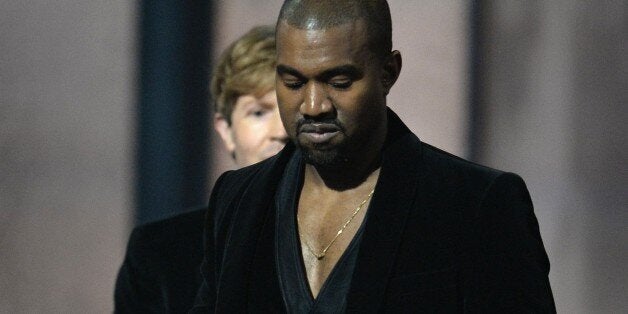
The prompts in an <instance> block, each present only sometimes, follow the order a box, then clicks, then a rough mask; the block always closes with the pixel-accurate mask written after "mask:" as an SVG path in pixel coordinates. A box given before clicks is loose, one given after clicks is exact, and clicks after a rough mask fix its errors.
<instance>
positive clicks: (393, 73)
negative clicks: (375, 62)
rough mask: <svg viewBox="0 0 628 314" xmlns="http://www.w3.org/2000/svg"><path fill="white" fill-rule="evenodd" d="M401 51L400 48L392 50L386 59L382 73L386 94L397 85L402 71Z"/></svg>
mask: <svg viewBox="0 0 628 314" xmlns="http://www.w3.org/2000/svg"><path fill="white" fill-rule="evenodd" d="M401 63H402V62H401V53H400V52H399V51H398V50H394V51H393V52H391V53H390V54H389V55H388V57H387V58H386V60H385V61H384V68H383V73H382V85H383V86H384V95H388V92H390V89H391V88H392V87H393V85H395V82H397V79H398V78H399V73H401Z"/></svg>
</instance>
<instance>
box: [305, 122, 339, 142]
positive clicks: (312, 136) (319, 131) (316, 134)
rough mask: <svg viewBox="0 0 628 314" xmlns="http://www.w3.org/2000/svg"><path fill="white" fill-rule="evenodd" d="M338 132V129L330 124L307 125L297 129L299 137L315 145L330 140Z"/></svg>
mask: <svg viewBox="0 0 628 314" xmlns="http://www.w3.org/2000/svg"><path fill="white" fill-rule="evenodd" d="M339 132H340V128H339V127H338V126H337V125H335V124H331V123H308V124H303V125H301V127H300V128H299V135H300V136H302V137H305V139H307V140H308V141H310V142H312V143H316V144H321V143H325V142H327V141H329V140H331V139H332V138H333V137H334V136H336V135H337V134H338V133H339Z"/></svg>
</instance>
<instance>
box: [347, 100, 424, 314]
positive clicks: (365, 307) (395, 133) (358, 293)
mask: <svg viewBox="0 0 628 314" xmlns="http://www.w3.org/2000/svg"><path fill="white" fill-rule="evenodd" d="M391 133H392V134H391ZM388 137H389V141H391V142H390V143H389V144H388V146H387V147H386V148H385V150H384V154H383V159H382V169H381V172H380V177H379V180H378V182H377V186H376V188H375V194H374V195H373V200H372V202H371V205H370V208H369V212H368V214H367V215H368V218H367V221H366V225H365V226H364V227H365V230H364V234H363V235H362V242H361V244H360V250H359V253H358V259H357V263H356V266H355V270H354V273H353V278H352V282H351V287H350V289H349V293H348V296H347V312H355V313H372V312H377V311H378V310H379V309H380V307H381V305H382V304H381V303H382V301H383V297H384V293H385V291H386V286H387V284H388V279H389V277H390V273H391V270H392V266H393V264H394V262H395V258H396V254H397V249H398V247H399V243H400V242H401V236H402V234H403V230H404V228H405V223H406V218H407V216H408V213H409V210H410V209H411V208H417V205H416V204H414V203H415V202H416V201H417V200H416V199H415V191H416V188H417V185H418V181H419V178H418V175H417V174H418V173H420V172H419V167H420V165H421V153H420V149H417V147H420V141H419V139H418V138H417V137H416V136H415V135H414V134H412V133H411V132H410V131H409V130H408V129H407V127H406V126H405V125H403V123H402V122H401V120H399V118H398V117H397V116H396V115H395V114H394V113H392V112H390V111H389V136H388ZM391 137H392V139H390V138H391ZM408 148H410V149H408Z"/></svg>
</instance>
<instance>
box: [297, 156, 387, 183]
mask: <svg viewBox="0 0 628 314" xmlns="http://www.w3.org/2000/svg"><path fill="white" fill-rule="evenodd" d="M380 160H381V158H380V156H378V157H377V159H375V160H372V161H370V162H368V163H366V162H365V163H363V164H362V165H358V164H356V163H353V162H347V163H343V165H340V166H334V167H322V166H313V165H310V164H307V165H306V166H305V180H307V181H309V182H310V183H311V184H313V185H315V186H320V187H326V188H329V189H332V190H336V191H345V190H350V189H354V188H356V187H358V186H360V185H361V184H363V183H365V182H367V181H370V179H371V178H373V177H374V178H375V180H377V174H378V173H379V168H380Z"/></svg>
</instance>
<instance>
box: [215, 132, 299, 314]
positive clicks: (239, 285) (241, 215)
mask: <svg viewBox="0 0 628 314" xmlns="http://www.w3.org/2000/svg"><path fill="white" fill-rule="evenodd" d="M293 151H294V146H293V145H292V144H287V145H286V148H285V149H284V150H283V151H282V152H281V154H280V155H279V156H277V157H276V159H274V160H273V161H272V163H271V164H270V165H269V166H267V167H264V168H261V169H260V171H259V172H258V173H257V174H256V176H255V177H254V178H253V179H252V180H251V182H250V184H249V185H248V187H247V188H246V190H245V192H244V193H243V194H242V197H241V201H240V203H239V204H238V205H237V206H236V208H235V210H236V213H235V215H234V218H233V223H232V226H231V231H230V234H229V238H228V240H227V245H226V248H225V255H224V258H223V261H222V269H221V274H220V278H219V279H218V287H217V288H218V289H217V300H216V313H240V312H244V311H246V302H245V300H246V294H247V290H248V283H249V274H250V272H251V271H254V270H251V264H252V259H253V257H254V256H255V250H256V247H257V246H258V243H257V240H258V239H259V238H260V237H259V234H260V232H261V230H262V228H263V226H264V223H265V222H266V220H267V217H268V215H269V214H271V213H272V210H270V209H271V207H272V206H270V204H271V201H272V200H273V197H274V195H275V191H276V189H277V184H278V183H279V181H280V178H281V175H282V174H283V171H284V168H285V165H286V163H287V162H288V160H289V159H290V156H291V155H292V153H293Z"/></svg>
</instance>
